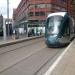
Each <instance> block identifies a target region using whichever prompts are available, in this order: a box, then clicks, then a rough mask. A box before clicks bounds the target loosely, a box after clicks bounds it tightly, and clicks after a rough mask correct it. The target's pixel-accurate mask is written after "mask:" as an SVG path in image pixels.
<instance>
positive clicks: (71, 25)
mask: <svg viewBox="0 0 75 75" xmlns="http://www.w3.org/2000/svg"><path fill="white" fill-rule="evenodd" d="M69 23H70V33H71V34H72V33H74V24H73V21H72V20H71V19H70V20H69Z"/></svg>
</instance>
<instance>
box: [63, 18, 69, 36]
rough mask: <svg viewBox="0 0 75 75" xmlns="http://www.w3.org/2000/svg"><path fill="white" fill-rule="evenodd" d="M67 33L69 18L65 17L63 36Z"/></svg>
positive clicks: (67, 34)
mask: <svg viewBox="0 0 75 75" xmlns="http://www.w3.org/2000/svg"><path fill="white" fill-rule="evenodd" d="M69 35H70V24H69V19H67V20H66V21H65V23H64V27H63V36H69Z"/></svg>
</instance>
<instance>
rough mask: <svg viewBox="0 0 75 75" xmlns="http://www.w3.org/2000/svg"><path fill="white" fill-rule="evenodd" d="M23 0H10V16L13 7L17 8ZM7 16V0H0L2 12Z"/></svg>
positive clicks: (10, 15) (0, 11)
mask: <svg viewBox="0 0 75 75" xmlns="http://www.w3.org/2000/svg"><path fill="white" fill-rule="evenodd" d="M20 1H21V0H9V17H10V18H12V13H13V8H16V7H17V6H18V4H19V3H20ZM1 13H2V15H3V17H5V18H6V17H7V0H0V14H1Z"/></svg>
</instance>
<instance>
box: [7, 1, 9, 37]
mask: <svg viewBox="0 0 75 75" xmlns="http://www.w3.org/2000/svg"><path fill="white" fill-rule="evenodd" d="M7 26H8V36H9V0H7Z"/></svg>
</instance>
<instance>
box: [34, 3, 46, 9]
mask: <svg viewBox="0 0 75 75" xmlns="http://www.w3.org/2000/svg"><path fill="white" fill-rule="evenodd" d="M35 8H46V5H45V4H36V5H35Z"/></svg>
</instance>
